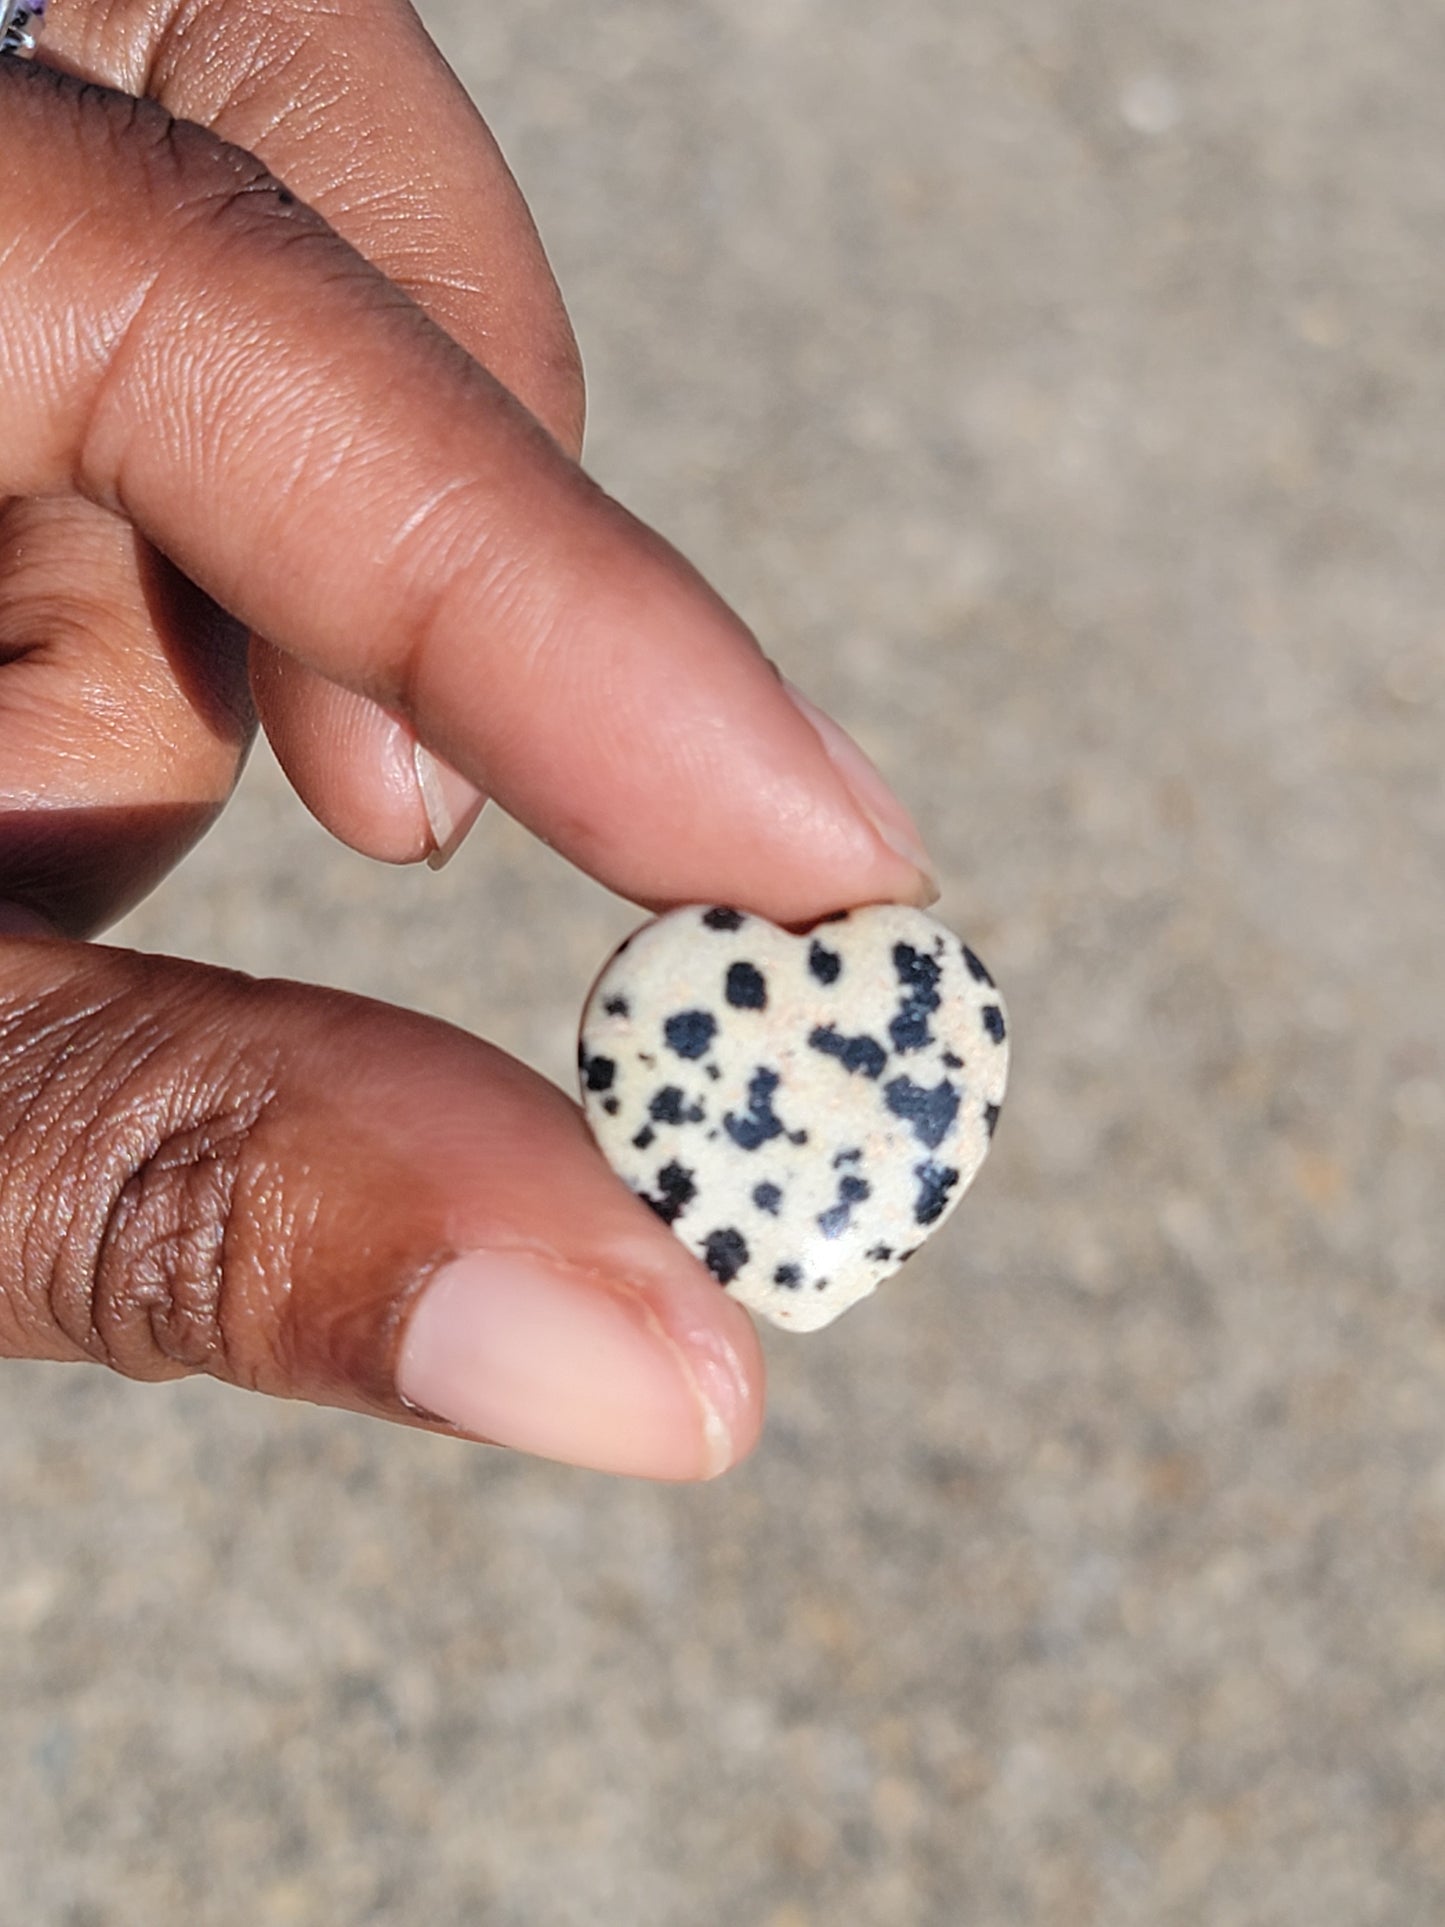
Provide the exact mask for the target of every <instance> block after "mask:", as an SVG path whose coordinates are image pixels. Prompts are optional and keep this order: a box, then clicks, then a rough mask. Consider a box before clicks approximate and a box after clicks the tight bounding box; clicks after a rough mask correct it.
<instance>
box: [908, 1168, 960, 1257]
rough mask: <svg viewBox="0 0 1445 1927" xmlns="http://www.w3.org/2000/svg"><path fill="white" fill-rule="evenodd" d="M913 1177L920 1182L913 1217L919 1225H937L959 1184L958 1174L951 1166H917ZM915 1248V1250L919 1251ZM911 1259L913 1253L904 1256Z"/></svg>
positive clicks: (909, 1252)
mask: <svg viewBox="0 0 1445 1927" xmlns="http://www.w3.org/2000/svg"><path fill="white" fill-rule="evenodd" d="M913 1175H914V1177H916V1178H917V1180H918V1196H917V1198H916V1199H915V1200H914V1204H913V1215H914V1217H915V1219H916V1220H917V1221H918V1223H919V1224H935V1223H937V1221H938V1219H940V1218H941V1217H942V1216H943V1211H944V1206H945V1205H946V1204H947V1203H948V1194H949V1192H950V1191H951V1190H952V1189H953V1187H954V1185H956V1184H957V1183H958V1173H957V1171H955V1170H954V1168H953V1166H952V1165H951V1164H934V1163H933V1162H932V1160H930V1161H929V1162H928V1163H927V1164H916V1165H915V1166H914V1167H913ZM917 1248H918V1247H917V1246H916V1245H915V1246H914V1250H915V1251H916V1250H917ZM903 1255H904V1256H905V1257H906V1258H911V1257H912V1256H913V1252H911V1251H907V1252H905V1253H904V1254H903Z"/></svg>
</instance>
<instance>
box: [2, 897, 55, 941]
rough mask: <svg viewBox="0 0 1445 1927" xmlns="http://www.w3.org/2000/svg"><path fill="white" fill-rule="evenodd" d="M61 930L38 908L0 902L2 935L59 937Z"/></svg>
mask: <svg viewBox="0 0 1445 1927" xmlns="http://www.w3.org/2000/svg"><path fill="white" fill-rule="evenodd" d="M59 935H60V932H59V931H58V930H57V929H56V927H55V925H54V924H53V923H51V922H50V921H49V919H48V918H46V917H42V916H41V914H40V912H39V911H38V910H28V909H27V908H26V907H25V905H24V904H23V903H0V937H58V936H59Z"/></svg>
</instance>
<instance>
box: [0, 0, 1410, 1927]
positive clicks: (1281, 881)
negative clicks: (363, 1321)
mask: <svg viewBox="0 0 1445 1927" xmlns="http://www.w3.org/2000/svg"><path fill="white" fill-rule="evenodd" d="M428 11H429V18H430V19H431V21H432V23H433V25H434V27H435V30H436V31H437V33H438V34H439V36H440V38H441V40H442V42H443V44H444V45H445V47H446V48H447V50H448V51H449V53H450V54H451V55H452V57H453V58H454V59H455V60H456V61H457V63H458V64H459V66H460V68H461V71H462V73H463V74H464V76H465V78H466V80H467V83H468V85H469V86H470V87H471V89H472V90H473V92H474V94H475V95H476V97H477V99H478V100H479V102H480V103H481V104H482V105H483V107H484V109H485V111H486V112H487V113H488V114H489V116H490V118H491V119H492V122H493V124H494V126H495V127H496V129H497V131H498V133H499V135H500V137H501V139H502V142H503V145H504V147H505V149H506V151H507V153H508V155H509V157H510V158H511V160H512V162H513V165H514V166H515V168H516V170H517V172H518V174H519V176H520V178H521V181H522V183H523V186H524V188H525V189H526V191H527V193H528V194H529V196H530V198H531V199H532V202H533V205H534V207H535V209H536V212H537V215H538V218H539V221H540V224H541V226H542V228H543V232H544V234H545V236H546V238H547V240H548V243H549V247H550V250H551V253H552V256H553V260H554V262H555V264H556V267H557V269H558V272H559V275H560V277H561V279H562V282H563V285H564V287H565V289H566V292H567V294H568V298H569V302H570V305H571V308H572V312H573V316H574V320H575V322H576V325H577V329H578V333H579V336H580V338H581V341H582V345H583V349H584V353H585V356H586V359H587V363H588V368H589V373H590V377H591V384H592V439H591V444H590V461H591V464H592V466H593V468H594V470H595V471H596V472H597V473H598V474H599V476H600V477H601V478H602V479H603V480H604V481H605V482H606V483H607V484H608V485H609V486H610V487H611V488H613V489H614V490H615V491H616V492H618V493H619V494H621V495H622V496H623V497H624V499H626V500H627V501H628V502H629V503H630V504H631V505H632V506H634V507H635V508H637V509H638V510H639V511H640V512H642V513H643V514H645V515H647V516H649V517H651V518H652V519H654V520H655V521H656V522H657V523H658V524H659V525H660V526H661V527H662V528H663V529H664V530H665V531H666V532H667V533H668V534H669V535H670V536H671V537H672V538H673V539H674V540H676V541H677V542H679V543H680V544H681V546H682V547H683V548H685V549H686V550H687V551H688V552H689V553H690V554H691V555H693V556H694V557H695V558H696V559H697V560H698V561H699V562H700V563H701V565H702V566H703V567H704V568H705V569H706V570H707V571H708V572H709V573H710V574H711V575H712V576H713V578H714V579H715V580H716V581H717V582H718V584H719V585H720V586H721V587H722V588H723V590H724V591H725V592H726V593H727V594H728V595H729V596H730V597H732V598H733V599H734V600H735V601H736V603H737V604H738V605H739V607H740V608H741V609H742V610H743V611H744V613H745V614H746V615H747V617H748V618H749V620H750V621H751V622H752V623H753V624H754V625H755V627H757V629H758V630H759V631H760V633H761V634H762V635H763V637H764V638H765V640H766V642H767V644H768V646H769V648H770V649H771V650H772V651H773V652H774V653H775V654H776V655H777V656H778V657H779V658H780V659H781V660H782V662H783V664H784V666H785V667H786V668H787V669H788V671H789V672H790V673H791V674H792V675H794V676H795V677H796V679H797V680H799V681H800V682H802V683H803V684H804V685H805V686H806V687H808V688H809V689H810V690H811V691H812V692H813V693H814V694H816V695H817V696H818V697H819V698H820V700H822V701H824V702H826V703H827V704H828V705H830V706H831V707H832V708H833V709H834V711H835V712H836V713H837V714H838V715H839V716H840V717H841V718H842V719H843V720H844V721H845V722H846V723H847V724H848V725H849V726H850V727H852V728H853V730H854V731H855V733H856V734H857V735H858V736H859V738H860V739H861V740H862V741H863V742H864V744H865V745H866V746H867V747H868V749H869V750H870V751H871V752H872V753H873V754H874V755H875V757H876V758H877V760H878V761H879V762H880V764H881V765H882V766H883V767H884V768H885V770H887V771H888V773H889V774H890V775H891V776H892V777H893V778H894V779H895V781H896V782H897V783H898V785H899V787H900V788H901V789H902V791H903V792H904V794H905V795H906V796H907V797H908V799H909V801H910V802H911V803H912V804H913V805H914V806H915V808H916V811H917V814H918V815H919V818H920V820H921V821H922V823H923V824H924V827H925V829H926V832H927V833H928V835H929V837H930V840H931V842H932V845H933V847H934V849H935V850H936V852H937V853H938V855H939V857H940V859H941V861H942V864H943V867H944V871H945V875H946V885H947V887H946V895H945V898H944V902H943V904H942V906H941V914H943V915H944V916H946V917H947V918H948V919H949V920H950V921H952V922H954V923H955V924H956V925H957V926H958V927H959V928H960V929H962V930H964V931H966V932H967V933H968V935H969V937H970V940H971V941H973V942H975V943H976V944H977V946H978V948H979V949H980V950H981V951H982V952H983V954H984V955H985V956H986V957H987V958H988V959H989V961H990V963H991V964H992V965H993V966H994V968H995V969H996V971H997V973H998V975H999V977H1000V979H1001V981H1002V983H1003V986H1004V988H1005V990H1006V992H1007V995H1008V997H1009V999H1010V1003H1011V1007H1012V1011H1013V1017H1014V1036H1015V1040H1016V1042H1015V1057H1014V1083H1013V1089H1012V1093H1011V1102H1010V1106H1009V1108H1008V1109H1007V1111H1006V1112H1005V1116H1004V1120H1003V1123H1002V1125H1001V1126H1000V1130H999V1137H998V1142H997V1145H996V1148H995V1153H994V1157H993V1159H992V1161H991V1162H990V1164H989V1165H988V1167H987V1168H986V1169H985V1171H984V1173H983V1176H982V1177H981V1179H980V1180H979V1183H978V1186H977V1188H976V1190H975V1191H974V1193H973V1194H972V1196H971V1197H970V1200H969V1202H968V1203H967V1205H966V1206H965V1208H964V1209H963V1211H962V1212H961V1213H960V1215H959V1216H958V1217H957V1218H956V1219H955V1220H954V1221H953V1223H952V1225H951V1226H950V1227H949V1229H948V1231H947V1232H946V1233H945V1234H944V1236H943V1237H942V1239H941V1240H940V1241H939V1243H938V1244H937V1245H936V1247H930V1249H929V1251H928V1252H927V1253H925V1254H924V1255H923V1256H922V1257H920V1258H919V1259H918V1260H917V1261H916V1262H915V1264H914V1265H913V1266H912V1267H910V1270H909V1272H908V1273H907V1274H906V1275H905V1276H904V1277H903V1278H900V1279H899V1280H898V1281H896V1282H895V1284H894V1285H893V1286H892V1288H891V1289H890V1290H888V1291H886V1292H885V1293H884V1294H882V1295H881V1296H880V1298H879V1299H878V1300H876V1301H875V1302H874V1303H873V1304H872V1305H870V1306H867V1307H864V1308H862V1309H861V1310H859V1311H858V1312H856V1313H854V1314H853V1315H851V1316H850V1317H849V1318H847V1319H845V1320H844V1321H843V1322H842V1323H841V1324H840V1325H839V1326H837V1327H836V1328H834V1329H833V1330H832V1331H830V1332H828V1333H826V1334H824V1335H822V1336H821V1337H819V1338H817V1339H813V1340H792V1341H789V1340H786V1339H783V1338H776V1339H771V1340H770V1342H769V1347H768V1349H769V1358H770V1365H771V1372H772V1419H771V1424H770V1429H769V1431H768V1434H767V1436H766V1438H765V1440H764V1443H763V1445H762V1447H761V1449H760V1450H759V1451H758V1453H757V1454H756V1455H755V1457H754V1458H753V1459H752V1460H751V1461H750V1462H749V1463H748V1464H747V1465H746V1466H744V1467H743V1468H742V1469H741V1470H740V1471H738V1472H737V1473H735V1474H734V1475H732V1476H731V1477H730V1478H728V1479H727V1480H725V1481H724V1482H723V1483H722V1484H720V1485H718V1486H714V1487H711V1488H706V1489H700V1490H671V1489H654V1488H651V1487H647V1486H642V1485H627V1484H622V1483H612V1482H608V1481H606V1480H603V1479H601V1478H595V1477H590V1476H587V1475H584V1474H580V1473H575V1472H569V1471H566V1470H564V1469H561V1468H558V1467H552V1466H546V1465H540V1464H533V1463H527V1462H524V1461H521V1460H518V1459H512V1458H509V1457H506V1456H503V1455H500V1454H492V1453H488V1452H485V1451H481V1450H476V1449H468V1448H465V1447H462V1446H459V1445H454V1444H452V1443H450V1442H446V1441H438V1440H434V1439H430V1438H426V1437H420V1436H410V1435H403V1434H393V1433H391V1432H388V1431H387V1430H385V1429H384V1428H382V1427H379V1426H374V1425H371V1424H368V1423H367V1422H365V1421H362V1420H359V1419H357V1420H352V1419H349V1418H346V1417H341V1416H337V1415H335V1414H330V1413H323V1412H318V1411H312V1410H309V1409H304V1408H299V1407H297V1408H291V1407H276V1406H265V1405H262V1404H260V1403H259V1402H252V1401H248V1400H247V1399H245V1398H244V1397H242V1396H240V1395H238V1394H234V1393H230V1392H228V1391H225V1390H223V1389H220V1388H217V1387H214V1386H211V1385H205V1384H201V1385H185V1386H180V1387H170V1388H159V1389H139V1388H134V1387H128V1386H124V1385H121V1384H118V1383H115V1382H112V1381H109V1380H107V1379H105V1378H103V1377H101V1376H100V1375H98V1374H89V1373H84V1372H81V1371H78V1370H62V1369H61V1368H53V1369H52V1368H41V1369H37V1368H30V1369H21V1368H18V1367H8V1368H6V1369H5V1370H4V1372H3V1382H4V1403H3V1408H0V1531H3V1547H4V1553H3V1558H0V1709H3V1710H0V1733H3V1736H4V1752H3V1757H4V1780H3V1786H4V1799H3V1801H0V1896H5V1898H3V1899H0V1922H3V1923H6V1927H8V1923H9V1922H10V1921H15V1922H20V1921H24V1922H27V1923H30V1922H37V1923H44V1924H45V1927H52V1924H53V1927H111V1923H126V1924H127V1927H129V1923H145V1924H146V1927H292V1924H293V1923H295V1924H299V1927H333V1924H334V1927H351V1923H376V1924H377V1927H421V1923H426V1927H474V1924H479V1927H694V1923H696V1924H698V1927H701V1924H702V1923H709V1924H710V1927H874V1924H875V1923H876V1924H877V1927H915V1924H917V1927H1176V1924H1177V1927H1192V1924H1193V1923H1203V1924H1204V1927H1433V1924H1434V1923H1438V1922H1439V1921H1440V1920H1442V1919H1445V1277H1442V1261H1441V1250H1442V1246H1445V1202H1442V1188H1445V1158H1442V1150H1445V1142H1442V1141H1445V1019H1442V1014H1441V1001H1442V976H1445V891H1442V884H1445V789H1442V784H1441V774H1440V771H1441V752H1442V724H1445V649H1442V635H1441V630H1442V607H1445V544H1442V531H1445V400H1442V397H1445V127H1442V121H1441V114H1440V104H1439V100H1440V76H1441V73H1442V71H1445V14H1442V13H1441V11H1440V10H1439V9H1438V8H1432V7H1430V6H1428V5H1427V4H1425V0H1416V4H1413V5H1412V4H1408V3H1407V0H1252V3H1251V4H1245V3H1244V0H1214V4H1212V5H1210V6H1208V7H1202V6H1197V5H1192V4H1186V3H1185V0H1156V3H1155V4H1153V5H1151V6H1148V7H1144V6H1137V5H1125V4H1123V3H1122V0H1092V3H1091V4H1084V5H1078V4H1069V0H901V3H900V4H898V5H896V6H894V7H891V8H885V7H878V6H876V5H872V4H865V0H609V3H608V4H602V5H584V4H581V0H499V3H498V4H489V5H487V6H486V7H485V8H483V7H480V6H477V5H475V4H474V3H473V0H445V3H443V0H433V4H432V6H431V7H430V9H429V10H428ZM640 747H641V746H640ZM635 921H636V916H635V913H633V912H632V911H630V910H629V909H628V908H627V907H626V906H625V905H621V904H618V903H616V902H615V901H612V900H610V899H608V898H607V897H606V896H605V895H604V894H603V893H602V892H601V891H600V890H598V889H597V888H595V887H594V886H592V885H591V884H589V883H587V882H585V881H584V880H582V879H580V878H579V877H577V876H576V875H574V874H573V873H571V872H570V871H568V870H567V869H566V868H565V867H564V866H563V865H561V864H560V863H559V862H558V861H557V860H556V859H555V858H553V857H551V856H550V855H548V854H547V853H546V852H545V851H543V850H541V849H540V848H539V847H538V846H536V845H535V844H534V843H532V842H531V841H530V840H529V839H528V838H527V837H526V836H525V835H524V834H523V833H522V832H521V831H519V830H518V829H516V828H515V827H514V826H513V825H511V824H509V823H507V822H505V821H503V820H502V819H500V818H499V817H496V816H488V817H487V818H485V819H484V821H483V824H482V825H481V826H480V827H479V829H478V831H477V832H476V833H475V835H474V837H473V839H472V842H471V844H470V846H469V847H468V848H467V849H466V850H465V852H464V853H463V855H462V856H461V857H460V858H459V859H458V860H457V861H456V863H455V864H454V865H453V866H452V868H451V869H450V870H449V871H447V872H446V873H445V874H444V875H442V876H440V877H433V876H431V875H429V874H421V875H415V874H406V875H398V874H396V873H393V872H387V871H383V870H381V869H377V868H373V867H371V866H368V865H367V864H365V863H364V862H362V861H361V860H360V859H358V858H354V857H351V856H349V855H348V854H346V853H345V852H343V851H341V850H339V849H337V848H335V847H334V846H332V845H331V844H329V843H328V841H327V840H326V838H325V837H324V836H323V835H322V833H321V832H320V831H319V830H318V829H317V828H316V827H315V826H314V825H312V824H311V823H310V821H309V819H307V818H306V817H305V816H304V814H303V812H302V811H301V809H300V807H299V805H297V804H296V803H295V802H294V801H293V800H291V799H290V798H289V796H288V795H287V794H286V792H285V790H284V787H283V785H282V784H281V783H280V781H279V779H278V778H277V776H276V775H275V773H274V771H273V769H272V768H271V767H270V766H269V765H268V764H267V763H266V762H265V761H264V759H258V761H257V763H256V765H255V766H254V767H253V769H252V771H251V773H250V776H249V777H248V780H247V783H246V785H245V786H244V789H243V791H242V794H241V796H240V798H239V799H238V802H237V804H236V806H235V807H234V809H233V810H232V811H231V812H230V814H229V816H228V817H227V819H226V821H225V822H224V824H223V825H222V826H221V827H220V828H219V829H218V830H217V831H216V832H215V833H214V835H213V836H212V837H211V838H210V839H209V841H208V842H207V843H206V844H205V845H204V846H203V847H202V848H201V849H200V850H199V851H198V852H197V853H196V854H195V856H194V857H193V858H191V859H190V860H189V861H188V863H187V864H186V865H185V866H184V868H183V869H182V871H181V872H180V873H179V874H178V875H177V876H176V878H175V879H174V880H173V881H172V882H171V883H169V884H168V885H167V886H166V888H165V889H164V890H163V891H162V892H161V893H160V894H159V895H158V896H157V897H156V898H155V899H154V900H153V901H152V902H151V903H149V904H148V905H146V906H145V907H144V908H143V909H142V911H140V912H139V913H138V914H136V915H135V916H134V917H132V918H131V919H130V921H129V922H128V924H127V925H126V926H125V928H124V930H123V931H122V932H121V936H122V937H123V939H124V940H127V941H131V942H135V943H138V944H141V945H144V946H146V947H155V948H168V949H173V950H179V951H181V952H184V953H187V954H190V955H193V956H197V957H205V958H212V959H217V960H224V961H226V962H229V963H233V964H237V965H239V966H241V967H243V968H246V969H249V970H256V971H264V972H279V973H283V974H287V975H293V976H299V977H304V978H309V979H313V980H321V981H327V982H333V983H339V984H345V985H348V986H351V987H354V988H357V989H361V990H364V991H367V992H370V993H372V994H375V995H379V996H383V997H389V998H393V999H396V1000H399V1001H402V1002H405V1003H408V1004H413V1005H416V1006H419V1007H421V1008H424V1009H427V1010H431V1011H435V1012H438V1013H441V1014H443V1015H445V1016H446V1017H448V1018H450V1019H453V1020H455V1021H458V1022H461V1023H463V1024H465V1025H467V1026H468V1027H471V1028H475V1029H477V1030H481V1031H485V1032H486V1033H488V1034H489V1035H491V1036H493V1037H494V1038H496V1039H497V1040H498V1041H499V1042H501V1043H503V1044H504V1045H506V1046H507V1047H509V1048H511V1049H513V1050H515V1051H517V1052H518V1053H519V1054H520V1055H522V1056H523V1057H525V1058H527V1059H528V1060H529V1061H531V1062H533V1063H535V1064H537V1065H540V1066H541V1067H543V1068H544V1069H546V1070H547V1071H548V1072H549V1073H551V1074H552V1075H554V1076H556V1077H557V1078H558V1079H559V1080H566V1078H567V1077H568V1070H569V1057H570V1050H571V1044H572V1032H573V1024H574V1022H575V1015H576V1010H577V1007H578V1005H579V1002H580V1000H581V997H582V994H583V992H584V990H585V988H586V986H587V983H588V981H589V979H590V976H591V973H592V971H593V969H594V968H595V966H596V965H597V964H598V963H599V962H600V960H601V959H602V957H603V956H604V955H605V954H606V952H607V949H608V947H609V945H610V944H611V943H612V942H613V941H614V939H615V938H617V937H618V936H620V935H621V934H622V932H623V931H624V930H625V929H627V928H629V927H630V926H631V924H632V923H633V922H635Z"/></svg>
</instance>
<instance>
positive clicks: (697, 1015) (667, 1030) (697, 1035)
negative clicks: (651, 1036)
mask: <svg viewBox="0 0 1445 1927" xmlns="http://www.w3.org/2000/svg"><path fill="white" fill-rule="evenodd" d="M662 1034H663V1036H664V1037H665V1038H666V1039H667V1047H668V1049H669V1050H674V1051H676V1052H677V1054H678V1056H679V1057H690V1058H698V1057H706V1055H707V1053H708V1050H709V1048H710V1046H711V1044H712V1040H713V1038H714V1037H716V1035H717V1019H716V1018H715V1017H710V1016H709V1015H708V1013H707V1012H706V1011H705V1010H680V1011H678V1012H677V1013H676V1014H675V1015H674V1016H672V1017H669V1018H668V1020H667V1022H666V1023H665V1024H664V1025H663V1027H662Z"/></svg>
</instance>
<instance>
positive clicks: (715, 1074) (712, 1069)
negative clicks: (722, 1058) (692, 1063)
mask: <svg viewBox="0 0 1445 1927" xmlns="http://www.w3.org/2000/svg"><path fill="white" fill-rule="evenodd" d="M703 1069H704V1070H705V1071H706V1072H707V1074H708V1076H709V1077H710V1078H711V1079H712V1081H713V1083H714V1084H716V1083H717V1081H718V1079H719V1078H720V1077H721V1076H722V1072H721V1071H720V1070H719V1069H718V1067H717V1065H716V1064H704V1065H703Z"/></svg>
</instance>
